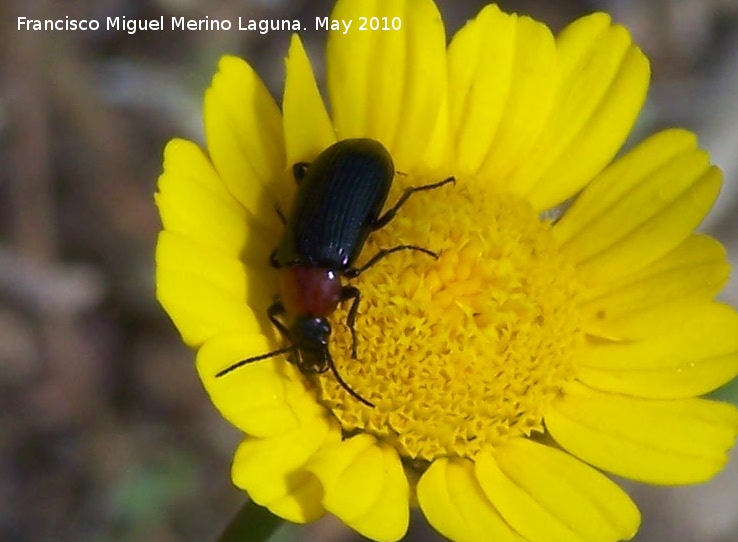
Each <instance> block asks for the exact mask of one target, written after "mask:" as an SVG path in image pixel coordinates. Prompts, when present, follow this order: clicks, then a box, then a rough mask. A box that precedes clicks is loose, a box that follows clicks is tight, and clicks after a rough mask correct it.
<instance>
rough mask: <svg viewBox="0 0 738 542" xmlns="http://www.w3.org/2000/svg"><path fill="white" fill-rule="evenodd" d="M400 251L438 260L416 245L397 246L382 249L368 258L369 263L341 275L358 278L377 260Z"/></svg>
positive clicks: (436, 256) (430, 251)
mask: <svg viewBox="0 0 738 542" xmlns="http://www.w3.org/2000/svg"><path fill="white" fill-rule="evenodd" d="M401 250H417V251H418V252H424V253H425V254H427V255H428V256H432V257H434V258H435V259H436V260H437V259H438V254H436V253H435V252H433V251H432V250H428V249H427V248H423V247H419V246H416V245H398V246H396V247H392V248H383V249H382V250H380V251H379V252H377V253H376V254H375V255H374V256H372V257H371V258H369V261H368V262H366V263H365V264H364V265H362V266H361V267H349V268H348V269H346V270H345V271H343V275H344V276H345V277H347V278H350V279H352V278H355V277H358V276H359V275H361V274H362V273H363V272H364V271H366V270H367V269H369V268H370V267H371V266H373V265H374V264H375V263H377V262H378V261H379V260H381V259H382V258H384V257H385V256H388V255H390V254H392V253H393V252H400V251H401Z"/></svg>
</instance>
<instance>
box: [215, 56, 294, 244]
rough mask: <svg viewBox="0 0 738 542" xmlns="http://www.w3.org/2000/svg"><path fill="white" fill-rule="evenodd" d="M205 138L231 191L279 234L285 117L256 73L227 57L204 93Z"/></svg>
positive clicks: (287, 188)
mask: <svg viewBox="0 0 738 542" xmlns="http://www.w3.org/2000/svg"><path fill="white" fill-rule="evenodd" d="M204 118H205V136H206V138H207V142H208V151H209V153H210V158H211V159H212V161H213V164H214V165H215V169H216V170H217V171H218V173H219V174H220V176H221V178H222V179H223V182H225V184H226V186H227V187H228V190H229V191H230V192H231V194H233V195H234V196H235V197H236V199H237V200H238V201H239V202H240V203H241V204H242V205H243V206H244V207H245V208H246V209H248V211H249V212H250V213H251V214H252V215H253V217H254V218H255V219H256V220H258V221H259V223H260V224H262V225H263V226H264V227H265V228H266V229H267V230H269V231H272V232H278V231H279V230H280V229H281V228H280V223H279V218H278V216H277V214H276V213H275V212H274V206H275V204H278V205H279V206H280V208H282V209H286V208H287V207H288V201H287V199H288V196H289V194H291V191H293V189H292V183H291V182H290V180H289V175H288V173H287V171H286V160H285V156H284V135H283V133H282V116H281V114H280V112H279V108H278V107H277V104H276V103H275V101H274V99H273V98H272V97H271V95H270V94H269V91H268V90H267V88H266V86H264V83H263V82H262V81H261V79H259V76H258V75H256V73H255V72H254V70H253V69H252V68H251V66H249V65H248V64H247V63H246V62H244V61H243V60H241V59H240V58H236V57H233V56H224V57H223V58H221V60H220V63H219V64H218V73H216V74H215V76H214V77H213V82H212V84H211V86H210V88H209V89H208V90H207V92H206V93H205V106H204Z"/></svg>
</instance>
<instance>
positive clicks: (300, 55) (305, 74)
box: [282, 34, 336, 166]
mask: <svg viewBox="0 0 738 542" xmlns="http://www.w3.org/2000/svg"><path fill="white" fill-rule="evenodd" d="M285 70H286V74H287V75H286V77H285V82H284V98H283V100H282V109H283V111H284V119H283V123H284V135H285V143H286V145H287V164H288V166H292V165H293V164H295V163H297V162H310V161H311V160H313V159H314V158H315V157H316V156H317V155H318V154H320V152H321V151H322V150H323V149H325V148H326V147H329V146H330V145H332V144H333V143H335V141H336V135H335V134H334V133H333V126H332V125H331V121H330V118H328V113H327V111H326V110H325V105H324V104H323V99H322V98H321V97H320V92H319V91H318V85H317V84H316V82H315V76H314V75H313V69H312V67H311V66H310V60H309V59H308V57H307V54H306V53H305V48H304V47H303V45H302V41H301V40H300V36H299V35H297V34H293V35H292V40H291V42H290V51H289V54H288V55H287V59H286V60H285Z"/></svg>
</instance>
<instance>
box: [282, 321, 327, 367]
mask: <svg viewBox="0 0 738 542" xmlns="http://www.w3.org/2000/svg"><path fill="white" fill-rule="evenodd" d="M330 335H331V325H330V324H329V323H328V320H327V319H325V318H323V317H301V318H297V319H295V321H294V323H293V324H292V327H291V328H290V337H291V338H292V341H293V343H294V344H295V346H296V347H297V366H298V367H299V368H300V371H302V372H303V373H307V374H310V373H323V372H325V371H327V370H328V368H329V367H330V360H329V356H330V354H329V353H328V339H329V338H330Z"/></svg>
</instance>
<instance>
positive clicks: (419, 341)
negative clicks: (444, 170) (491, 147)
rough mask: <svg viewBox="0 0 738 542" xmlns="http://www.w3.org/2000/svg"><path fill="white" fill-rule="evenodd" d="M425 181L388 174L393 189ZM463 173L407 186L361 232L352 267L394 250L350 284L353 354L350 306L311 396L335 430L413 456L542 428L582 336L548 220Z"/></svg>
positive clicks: (471, 447) (467, 448) (464, 448)
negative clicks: (378, 221)
mask: <svg viewBox="0 0 738 542" xmlns="http://www.w3.org/2000/svg"><path fill="white" fill-rule="evenodd" d="M435 180H437V179H425V178H424V179H418V178H412V177H397V178H395V186H394V187H393V193H392V194H391V195H390V198H389V203H390V204H391V203H392V202H394V201H396V200H397V197H398V196H399V194H400V193H401V190H402V188H403V187H404V186H410V185H414V186H419V185H422V184H428V183H430V182H434V181H435ZM466 181H467V182H465V180H464V179H460V180H458V181H457V183H456V185H446V186H444V187H442V188H438V189H436V190H432V191H428V192H420V193H416V194H414V195H413V196H412V197H411V198H410V199H409V200H408V202H407V204H406V205H405V206H403V207H402V209H401V210H400V212H399V213H398V215H397V217H396V218H395V219H394V220H393V221H391V222H390V223H389V224H388V225H387V226H386V227H385V228H382V229H381V230H378V231H377V232H374V233H372V235H371V236H370V237H369V241H368V242H367V244H366V245H365V247H364V250H363V252H362V256H361V260H360V261H359V262H358V264H359V265H360V264H361V263H362V262H363V261H366V260H367V259H369V258H370V257H371V256H372V255H374V254H375V253H376V252H377V251H378V250H379V249H380V248H390V247H393V246H396V245H401V244H410V245H417V246H420V247H424V248H428V249H430V250H432V251H434V252H436V253H438V254H439V256H440V257H439V258H438V260H435V259H434V258H432V257H431V256H429V255H427V254H423V253H422V252H416V251H410V250H405V251H400V252H397V253H394V254H392V255H390V256H387V257H386V258H384V259H382V260H381V261H379V262H378V263H377V264H376V265H375V266H373V267H371V268H370V269H368V270H367V271H365V272H364V273H363V274H362V275H361V276H360V277H358V278H357V279H354V280H352V281H351V283H352V284H353V285H355V286H357V287H358V288H359V290H360V291H361V302H360V305H359V311H358V316H357V318H356V326H355V328H356V334H357V339H358V357H357V359H352V358H351V335H350V333H349V330H348V328H347V326H346V316H347V309H348V305H349V304H348V303H345V304H344V305H343V306H342V307H340V308H339V310H337V311H336V312H335V313H334V314H333V316H332V318H331V325H332V328H333V334H332V337H331V345H330V348H331V353H332V355H333V358H334V361H335V364H336V368H337V370H338V372H339V373H340V375H341V376H342V377H343V378H344V379H345V380H346V382H347V383H348V384H349V385H350V386H351V387H352V388H353V389H354V390H355V391H356V392H357V393H359V394H360V395H361V396H362V397H364V398H365V399H367V400H369V401H371V402H372V403H374V405H375V407H374V408H370V407H368V406H366V405H363V404H362V403H361V402H359V401H357V400H356V398H354V397H352V396H351V395H349V394H348V393H347V392H346V390H344V389H343V388H342V387H341V386H340V385H339V384H338V382H337V381H336V379H335V377H334V376H333V375H332V374H331V373H329V372H328V373H324V374H321V375H320V376H319V377H318V388H319V389H318V392H319V395H320V397H321V400H322V402H323V404H325V405H326V406H327V407H328V408H329V409H330V410H332V412H333V414H334V415H335V416H336V418H337V419H338V420H339V422H340V423H341V425H342V427H343V429H344V431H346V432H353V431H364V432H368V433H371V434H373V435H376V436H377V437H378V438H380V439H381V440H382V441H383V442H385V443H388V444H391V445H393V446H395V447H396V448H397V450H398V451H399V452H400V454H401V455H403V456H405V457H409V458H412V459H423V460H433V459H434V458H436V457H439V456H463V457H470V458H473V457H474V456H475V455H476V454H477V453H478V452H479V450H480V449H482V448H483V447H485V446H490V445H492V446H494V445H496V444H499V443H501V442H503V441H505V440H506V439H508V438H511V437H517V436H521V435H525V436H529V435H531V434H532V433H534V432H538V433H542V432H543V431H544V427H543V415H544V413H545V411H546V407H547V405H548V404H549V402H550V401H551V400H552V399H553V398H554V397H555V396H556V395H557V394H558V393H559V392H560V391H561V388H562V385H563V383H564V382H565V381H567V380H569V379H571V378H572V377H573V372H574V367H573V361H572V360H573V353H574V349H575V348H576V346H577V345H578V344H579V343H580V341H581V337H582V332H581V331H580V325H579V321H580V319H579V309H578V305H579V302H578V297H579V294H578V292H579V290H580V288H579V285H578V283H577V279H576V273H575V270H574V268H573V266H572V265H571V264H570V263H568V262H567V261H566V260H565V259H564V258H563V257H562V256H561V255H560V254H559V251H558V250H557V246H556V244H555V242H554V240H553V238H552V236H551V235H550V232H549V229H550V224H548V223H546V222H542V221H541V220H540V219H539V217H538V215H537V214H536V212H535V210H534V209H533V208H532V207H531V206H530V205H529V204H528V203H527V202H525V201H523V200H521V199H519V198H515V197H513V196H511V195H509V194H504V193H496V192H492V191H489V190H483V189H481V188H480V187H479V185H480V184H481V183H480V182H479V181H478V180H473V184H472V183H471V182H470V181H469V180H466Z"/></svg>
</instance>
